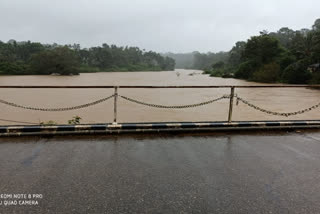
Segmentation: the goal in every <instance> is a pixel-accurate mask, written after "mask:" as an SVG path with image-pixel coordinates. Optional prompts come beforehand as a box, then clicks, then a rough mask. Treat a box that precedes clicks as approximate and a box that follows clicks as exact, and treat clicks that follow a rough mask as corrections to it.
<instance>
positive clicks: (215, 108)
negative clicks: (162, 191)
mask: <svg viewBox="0 0 320 214" xmlns="http://www.w3.org/2000/svg"><path fill="white" fill-rule="evenodd" d="M201 73H202V71H196V70H176V71H163V72H108V73H88V74H81V75H79V76H1V77H0V85H161V86H170V85H257V84H259V83H253V82H247V81H243V80H237V79H232V78H231V79H223V78H213V77H209V76H208V75H202V74H201ZM0 91H1V92H0V99H2V100H6V101H8V102H12V103H17V104H20V105H25V106H32V107H39V108H60V107H70V106H76V105H81V104H85V103H88V102H93V101H95V100H98V99H101V98H104V97H108V96H110V95H112V94H113V89H0ZM119 94H120V95H124V96H127V97H130V98H133V99H137V100H140V101H144V102H147V103H153V104H160V105H187V104H194V103H199V102H203V101H208V100H211V99H215V98H218V97H220V96H222V95H224V94H230V89H224V88H220V89H214V88H213V89H119ZM236 94H238V96H241V97H243V98H244V99H246V100H248V101H250V102H251V103H253V104H257V105H258V106H260V107H262V108H265V109H268V110H272V111H278V112H292V111H297V110H301V109H304V108H308V107H310V106H312V105H315V104H317V103H319V102H320V99H319V98H320V90H313V89H306V88H282V89H281V88H251V89H236ZM228 106H229V101H228V100H227V99H225V100H222V101H219V102H215V103H212V104H209V105H205V106H201V107H197V108H188V109H158V108H151V107H147V106H142V105H138V104H135V103H130V102H128V101H126V100H124V99H122V98H119V101H118V121H119V122H156V121H158V122H164V121H225V120H227V117H228ZM0 109H1V113H0V124H1V125H6V124H10V125H12V124H23V123H22V122H29V123H40V122H46V121H49V120H52V121H55V122H57V123H61V124H65V123H67V122H68V120H70V119H71V118H72V117H73V116H76V115H78V116H80V117H81V118H82V120H81V123H106V122H112V120H113V99H111V100H108V101H106V102H104V103H100V104H98V105H95V106H92V107H89V108H85V109H79V110H72V111H64V112H40V111H31V110H24V109H20V108H15V107H10V106H6V105H4V104H0ZM279 119H282V120H284V119H288V120H291V119H292V120H293V119H320V111H319V109H316V110H313V111H311V112H308V113H305V114H302V115H297V116H292V117H280V116H272V115H268V114H265V113H262V112H259V111H257V110H254V109H252V108H249V107H248V106H245V105H244V104H242V103H240V104H239V105H238V106H236V105H235V106H234V112H233V120H238V121H240V120H242V121H243V120H279ZM8 120H10V121H11V120H12V121H17V122H10V121H8ZM18 121H19V122H18Z"/></svg>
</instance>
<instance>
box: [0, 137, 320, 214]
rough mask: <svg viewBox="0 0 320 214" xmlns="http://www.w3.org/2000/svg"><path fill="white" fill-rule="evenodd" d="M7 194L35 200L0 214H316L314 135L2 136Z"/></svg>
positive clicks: (318, 147)
mask: <svg viewBox="0 0 320 214" xmlns="http://www.w3.org/2000/svg"><path fill="white" fill-rule="evenodd" d="M14 193H21V194H42V199H37V200H36V201H37V202H38V203H39V205H37V206H32V205H16V206H14V205H10V206H9V205H7V206H4V204H2V205H0V213H320V203H319V199H320V132H301V133H295V132H292V133H286V132H277V133H270V132H269V133H263V135H261V133H256V134H245V133H242V134H237V135H235V134H216V135H206V136H201V135H199V136H182V135H176V136H168V135H161V136H159V137H142V136H130V137H129V136H122V137H120V136H118V137H103V136H100V137H99V136H98V137H95V138H91V137H77V138H65V137H64V138H62V137H59V138H2V139H0V194H14ZM0 197H1V195H0ZM1 200H2V201H4V200H5V199H1V198H0V201H1ZM7 200H8V199H7ZM0 203H1V202H0Z"/></svg>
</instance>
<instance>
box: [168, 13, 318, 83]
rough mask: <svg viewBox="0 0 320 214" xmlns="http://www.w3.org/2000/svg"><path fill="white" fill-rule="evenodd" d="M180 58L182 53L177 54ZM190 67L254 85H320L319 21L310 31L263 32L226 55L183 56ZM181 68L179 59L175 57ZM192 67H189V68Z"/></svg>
mask: <svg viewBox="0 0 320 214" xmlns="http://www.w3.org/2000/svg"><path fill="white" fill-rule="evenodd" d="M180 55H181V54H180ZM190 55H192V63H190V61H189V65H188V66H186V64H183V63H182V67H184V68H191V69H201V70H204V71H205V73H207V74H210V75H211V76H216V77H235V78H239V79H245V80H250V81H257V82H267V83H275V82H282V83H292V84H307V83H312V84H317V83H320V64H319V63H320V19H317V20H316V21H315V22H314V24H313V26H312V28H311V29H307V28H305V29H301V30H292V29H289V28H287V27H283V28H281V29H279V30H278V31H277V32H267V31H265V30H264V31H262V32H260V35H258V36H252V37H251V38H250V39H248V40H247V41H239V42H237V43H236V44H235V45H234V47H233V48H232V49H231V50H230V51H229V52H219V53H207V54H201V53H199V52H193V53H188V54H185V55H184V59H186V57H189V58H190ZM171 57H173V58H175V59H176V61H177V64H179V65H181V62H182V61H181V60H180V59H181V58H183V57H181V56H180V58H176V56H175V55H174V54H173V55H171ZM190 65H191V66H190Z"/></svg>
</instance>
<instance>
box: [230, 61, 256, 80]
mask: <svg viewBox="0 0 320 214" xmlns="http://www.w3.org/2000/svg"><path fill="white" fill-rule="evenodd" d="M257 67H258V66H257V63H255V62H254V61H246V62H244V63H241V64H240V65H239V69H238V70H237V71H236V73H235V77H236V78H239V79H250V78H251V77H252V74H253V72H254V71H255V69H256V68H257Z"/></svg>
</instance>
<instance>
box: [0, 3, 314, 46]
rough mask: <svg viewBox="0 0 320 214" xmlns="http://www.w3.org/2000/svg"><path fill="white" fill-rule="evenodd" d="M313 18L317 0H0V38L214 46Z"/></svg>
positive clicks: (305, 25) (303, 25) (308, 22)
mask: <svg viewBox="0 0 320 214" xmlns="http://www.w3.org/2000/svg"><path fill="white" fill-rule="evenodd" d="M317 18H320V0H304V1H301V0H219V1H217V0H0V29H1V30H0V40H1V41H8V40H9V39H15V40H17V41H25V40H31V41H38V42H42V43H54V42H56V43H59V44H69V43H79V44H81V46H82V47H90V46H97V45H101V44H102V43H107V44H116V45H120V46H125V45H129V46H138V47H140V48H142V49H146V50H154V51H158V52H168V51H171V52H191V51H195V50H198V51H201V52H208V51H211V52H217V51H227V50H229V49H231V47H232V46H233V45H234V43H235V42H236V41H239V40H247V39H248V38H249V37H250V36H252V35H257V34H259V31H261V30H264V29H266V30H268V31H276V30H278V29H279V28H281V27H283V26H287V27H290V28H292V29H295V30H297V29H301V28H310V27H311V26H312V24H313V23H314V21H315V20H316V19H317Z"/></svg>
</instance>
